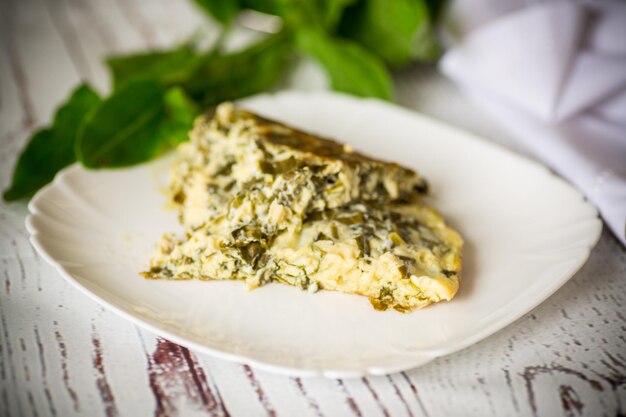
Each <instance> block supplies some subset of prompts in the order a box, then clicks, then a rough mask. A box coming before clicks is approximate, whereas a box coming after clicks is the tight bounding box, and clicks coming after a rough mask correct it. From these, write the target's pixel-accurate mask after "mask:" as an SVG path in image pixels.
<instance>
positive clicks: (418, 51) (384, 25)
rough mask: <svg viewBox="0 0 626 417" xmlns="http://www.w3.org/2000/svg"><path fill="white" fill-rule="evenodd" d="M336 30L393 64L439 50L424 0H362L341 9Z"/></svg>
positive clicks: (430, 56)
mask: <svg viewBox="0 0 626 417" xmlns="http://www.w3.org/2000/svg"><path fill="white" fill-rule="evenodd" d="M339 33H340V35H342V36H345V37H348V38H350V39H354V40H356V41H358V42H359V43H361V44H362V45H363V46H365V47H366V48H367V49H368V50H369V51H371V52H372V53H374V54H376V55H377V56H378V57H379V58H381V59H382V60H383V61H385V62H386V63H387V64H389V65H391V66H395V67H398V66H403V65H406V64H408V63H409V62H411V61H412V60H414V59H416V58H417V59H422V60H432V59H434V58H436V57H437V55H438V54H439V49H438V47H437V44H436V43H435V41H434V38H433V35H432V30H431V19H430V15H429V9H428V6H427V4H426V2H425V1H424V0H394V1H386V0H364V1H362V2H360V3H358V4H357V5H355V6H353V7H350V8H348V9H347V10H346V11H345V13H344V15H343V17H342V20H341V23H340V26H339Z"/></svg>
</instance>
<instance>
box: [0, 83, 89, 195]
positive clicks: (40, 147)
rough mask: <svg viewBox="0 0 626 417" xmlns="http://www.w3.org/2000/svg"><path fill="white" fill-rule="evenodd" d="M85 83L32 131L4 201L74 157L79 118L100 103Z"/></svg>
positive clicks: (29, 188) (34, 187)
mask: <svg viewBox="0 0 626 417" xmlns="http://www.w3.org/2000/svg"><path fill="white" fill-rule="evenodd" d="M100 101H101V100H100V97H99V96H98V94H97V93H96V92H95V91H94V90H93V89H92V88H91V87H89V86H88V85H86V84H83V85H81V86H79V87H78V88H77V89H76V90H74V92H73V93H72V95H71V96H70V98H69V99H68V101H67V102H65V103H64V104H63V105H62V106H61V107H60V108H59V109H58V110H57V112H56V115H55V116H54V121H53V123H52V126H51V127H49V128H45V129H42V130H39V131H38V132H36V133H35V134H34V135H33V136H32V137H31V138H30V141H29V142H28V144H27V145H26V147H25V148H24V150H23V151H22V153H21V154H20V156H19V159H18V161H17V164H16V165H15V169H14V171H13V180H12V183H11V186H10V187H9V188H8V189H7V190H6V191H5V192H4V195H3V197H4V199H5V200H6V201H11V200H18V199H21V198H25V197H29V196H31V195H32V194H34V192H35V191H37V190H38V189H40V188H41V187H43V186H44V185H46V184H47V183H49V182H50V181H52V179H53V178H54V175H55V174H56V173H57V172H58V171H60V170H61V169H62V168H64V167H66V166H68V165H70V164H71V163H72V162H74V161H75V160H76V158H75V156H74V142H75V140H76V136H77V132H78V130H79V126H80V125H81V122H82V120H83V119H84V118H85V116H86V115H87V114H88V113H89V112H90V111H91V110H92V109H93V108H94V107H95V106H97V105H98V104H99V103H100Z"/></svg>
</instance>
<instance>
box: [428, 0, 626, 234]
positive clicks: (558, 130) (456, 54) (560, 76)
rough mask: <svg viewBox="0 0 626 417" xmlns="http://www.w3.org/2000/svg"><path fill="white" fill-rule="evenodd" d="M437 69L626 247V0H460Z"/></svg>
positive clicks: (452, 16)
mask: <svg viewBox="0 0 626 417" xmlns="http://www.w3.org/2000/svg"><path fill="white" fill-rule="evenodd" d="M449 20H450V22H452V24H454V25H455V27H456V29H457V32H458V33H457V36H456V43H455V44H454V46H453V47H452V48H451V49H449V51H448V52H447V53H446V54H445V55H444V57H443V59H442V60H441V63H440V68H441V70H442V71H443V73H444V74H446V75H447V76H449V77H450V78H452V79H453V80H454V81H455V82H457V83H458V84H459V85H460V86H461V88H462V89H463V90H464V91H465V92H466V93H467V94H468V95H469V96H470V97H471V98H472V99H473V100H475V102H476V103H477V104H478V105H480V106H481V107H482V108H484V109H485V111H486V112H488V113H489V114H491V115H492V116H493V117H494V118H495V120H496V121H497V122H500V123H501V124H502V125H503V126H504V127H505V128H507V129H508V130H509V131H510V133H511V135H512V137H513V138H514V139H516V140H518V141H519V144H520V145H521V146H522V147H524V148H526V149H527V150H528V151H530V152H531V153H533V154H534V155H536V156H537V157H538V158H539V159H541V160H543V161H544V162H545V163H546V164H548V165H549V166H550V167H552V168H553V169H554V170H555V171H557V172H558V173H559V174H561V175H562V176H563V177H565V178H567V179H568V180H569V181H571V182H572V183H573V184H574V185H575V186H577V187H578V188H579V189H580V190H581V191H582V192H583V193H584V194H585V195H586V196H587V198H588V199H589V200H590V201H592V202H593V203H594V204H595V205H596V206H597V207H598V209H599V211H600V213H601V215H602V217H603V218H604V220H605V221H606V224H607V225H608V226H609V227H610V228H611V230H612V231H613V232H614V233H615V235H616V236H617V237H618V239H619V240H620V241H621V242H622V244H624V245H625V246H626V2H623V1H609V0H596V1H594V2H584V1H583V2H577V1H561V0H559V1H534V2H529V1H527V0H461V1H459V2H457V3H454V4H453V6H452V8H451V10H450V13H449Z"/></svg>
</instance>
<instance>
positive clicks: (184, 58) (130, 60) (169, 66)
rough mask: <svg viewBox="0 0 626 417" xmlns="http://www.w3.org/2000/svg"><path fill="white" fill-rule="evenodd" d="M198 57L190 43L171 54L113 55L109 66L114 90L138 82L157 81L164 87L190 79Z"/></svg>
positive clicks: (166, 52)
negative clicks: (144, 80) (131, 82)
mask: <svg viewBox="0 0 626 417" xmlns="http://www.w3.org/2000/svg"><path fill="white" fill-rule="evenodd" d="M196 59H197V54H196V52H195V50H194V48H193V47H192V46H191V45H189V44H184V45H182V46H180V47H178V48H175V49H172V50H169V51H155V52H147V53H139V54H133V55H121V56H112V57H109V58H107V60H106V64H107V66H108V67H109V70H110V71H111V77H112V79H113V86H114V88H119V86H120V85H122V84H124V83H126V82H129V81H133V80H135V81H136V80H139V79H151V80H156V81H158V82H159V83H161V84H163V85H165V86H171V85H175V84H177V83H180V82H182V81H183V80H185V79H187V78H188V77H189V73H190V71H192V70H193V67H194V63H195V61H196Z"/></svg>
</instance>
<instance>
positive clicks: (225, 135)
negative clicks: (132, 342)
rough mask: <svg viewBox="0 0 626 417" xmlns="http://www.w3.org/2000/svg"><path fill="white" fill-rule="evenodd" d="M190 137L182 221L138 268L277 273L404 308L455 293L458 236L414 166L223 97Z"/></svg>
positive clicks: (174, 182) (184, 273) (177, 193)
mask: <svg viewBox="0 0 626 417" xmlns="http://www.w3.org/2000/svg"><path fill="white" fill-rule="evenodd" d="M191 139H192V140H191V141H190V142H189V143H187V144H183V145H181V146H180V147H179V149H178V152H179V155H180V159H179V160H178V162H177V163H176V164H175V166H174V169H173V173H172V178H171V194H172V200H173V201H174V202H175V203H176V204H177V205H178V206H179V218H180V220H181V223H182V224H183V225H184V226H186V229H187V230H186V233H185V236H184V237H176V236H174V235H172V234H168V235H165V236H164V237H163V238H162V240H161V242H160V244H159V249H158V250H157V253H156V254H155V255H154V257H153V258H152V260H151V263H150V269H149V270H148V271H146V272H144V273H143V275H144V276H145V277H147V278H152V279H179V280H180V279H202V280H241V281H245V282H246V284H247V286H248V288H256V287H258V286H261V285H264V284H267V283H270V282H279V283H283V284H288V285H293V286H296V287H299V288H302V289H304V290H308V291H311V292H316V291H318V290H322V289H324V290H333V291H341V292H344V293H353V294H360V295H364V296H367V297H369V299H370V301H371V303H372V305H373V306H374V307H375V308H376V309H379V310H386V309H388V308H394V309H396V310H398V311H402V312H407V311H411V310H414V309H417V308H421V307H425V306H427V305H428V304H431V303H433V302H438V301H442V300H450V299H452V298H453V297H454V295H455V294H456V292H457V290H458V287H459V280H460V272H461V249H462V240H461V238H460V236H459V235H458V233H456V232H455V231H454V230H452V229H450V228H449V227H447V226H446V224H445V222H444V220H443V219H442V218H441V216H440V215H439V214H438V213H437V212H436V211H435V210H433V209H432V208H429V207H427V206H426V205H424V204H423V203H422V202H421V200H420V196H421V195H422V194H424V193H425V192H426V190H427V186H426V182H425V181H424V179H423V178H422V177H420V176H419V175H417V174H416V173H415V172H413V171H412V170H410V169H407V168H404V167H401V166H399V165H397V164H393V163H387V162H383V161H378V160H375V159H372V158H369V157H367V156H364V155H362V154H359V153H357V152H354V151H353V150H352V149H351V148H350V147H348V146H344V145H341V144H339V143H337V142H334V141H331V140H328V139H323V138H319V137H317V136H314V135H311V134H308V133H304V132H301V131H298V130H296V129H293V128H291V127H287V126H285V125H282V124H280V123H277V122H273V121H270V120H267V119H264V118H261V117H259V116H256V115H254V114H252V113H250V112H247V111H244V110H240V109H236V108H234V107H233V106H232V105H231V104H222V105H220V106H219V107H218V108H217V110H216V112H215V114H214V115H213V116H212V117H204V118H200V119H199V120H198V121H197V123H196V126H195V128H194V130H193V131H192V133H191Z"/></svg>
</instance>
